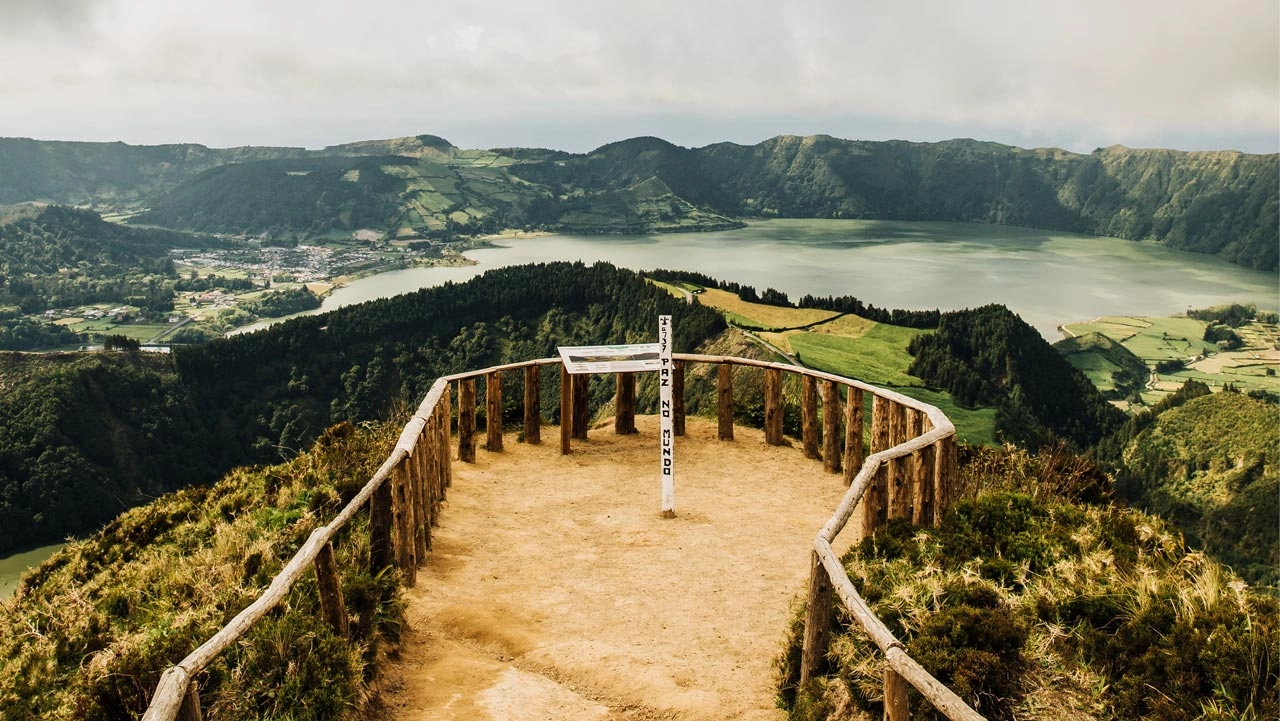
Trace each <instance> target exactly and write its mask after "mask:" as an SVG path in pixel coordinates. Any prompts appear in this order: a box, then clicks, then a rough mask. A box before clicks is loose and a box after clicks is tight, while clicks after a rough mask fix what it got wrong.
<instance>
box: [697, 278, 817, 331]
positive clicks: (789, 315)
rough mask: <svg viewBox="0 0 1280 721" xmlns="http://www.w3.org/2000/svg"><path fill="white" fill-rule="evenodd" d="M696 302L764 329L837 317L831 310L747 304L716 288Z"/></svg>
mask: <svg viewBox="0 0 1280 721" xmlns="http://www.w3.org/2000/svg"><path fill="white" fill-rule="evenodd" d="M698 302H699V303H701V304H703V305H706V306H710V307H712V308H718V309H720V310H723V311H728V312H730V313H733V314H735V315H739V316H742V317H743V318H747V319H750V320H752V321H755V322H756V324H758V325H760V326H762V327H766V328H792V327H795V326H800V325H807V324H809V323H815V322H817V321H820V320H825V319H827V318H834V317H835V316H837V315H839V313H836V312H835V311H832V310H819V309H817V308H782V307H779V306H774V305H764V304H761V303H748V302H746V301H744V300H740V299H739V298H738V296H737V294H736V293H730V292H729V291H727V290H719V289H717V288H707V289H706V292H704V293H701V294H699V295H698Z"/></svg>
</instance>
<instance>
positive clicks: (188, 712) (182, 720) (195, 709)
mask: <svg viewBox="0 0 1280 721" xmlns="http://www.w3.org/2000/svg"><path fill="white" fill-rule="evenodd" d="M174 721H204V714H203V713H202V712H201V711H200V689H198V688H196V682H195V681H192V682H191V684H190V685H189V686H187V693H186V695H185V696H183V697H182V705H181V706H179V707H178V715H177V717H176V718H175V720H174Z"/></svg>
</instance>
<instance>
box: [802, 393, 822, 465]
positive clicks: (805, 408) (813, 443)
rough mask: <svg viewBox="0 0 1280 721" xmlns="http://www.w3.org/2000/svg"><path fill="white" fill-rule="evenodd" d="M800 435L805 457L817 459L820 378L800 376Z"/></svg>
mask: <svg viewBox="0 0 1280 721" xmlns="http://www.w3.org/2000/svg"><path fill="white" fill-rule="evenodd" d="M800 389H801V392H800V437H801V440H802V445H803V446H804V457H805V458H814V459H817V458H819V457H820V455H819V453H818V379H817V378H814V377H813V376H811V375H802V376H800Z"/></svg>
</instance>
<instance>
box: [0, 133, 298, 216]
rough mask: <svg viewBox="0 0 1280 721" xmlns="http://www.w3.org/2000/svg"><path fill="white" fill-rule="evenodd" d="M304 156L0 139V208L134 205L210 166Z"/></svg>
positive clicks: (262, 150)
mask: <svg viewBox="0 0 1280 721" xmlns="http://www.w3.org/2000/svg"><path fill="white" fill-rule="evenodd" d="M306 154H307V151H306V150H304V149H303V148H265V147H263V148H258V147H253V148H249V147H246V148H223V149H215V148H206V147H205V146H203V145H195V144H182V145H126V144H124V143H76V142H66V141H58V140H32V139H30V138H0V205H4V204H11V203H25V202H29V201H39V202H47V203H58V204H63V205H71V204H77V205H78V204H103V205H107V206H110V207H113V208H129V207H136V206H138V205H141V204H144V202H145V201H146V200H147V199H149V198H151V197H153V196H155V195H158V194H159V193H162V192H164V191H167V190H169V189H170V188H172V187H173V186H174V185H176V184H178V183H180V182H182V181H183V180H186V179H188V178H191V177H194V176H195V175H197V174H198V173H201V172H203V171H205V170H208V169H210V168H215V167H218V166H220V165H226V164H227V163H243V162H250V161H254V160H269V159H273V158H287V157H301V156H303V155H306Z"/></svg>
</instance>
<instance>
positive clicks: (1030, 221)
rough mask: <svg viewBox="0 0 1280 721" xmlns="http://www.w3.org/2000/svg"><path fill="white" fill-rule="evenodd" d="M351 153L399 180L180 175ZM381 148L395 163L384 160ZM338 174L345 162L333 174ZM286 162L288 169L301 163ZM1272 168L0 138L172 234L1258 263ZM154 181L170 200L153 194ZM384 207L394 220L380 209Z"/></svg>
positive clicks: (1030, 153)
mask: <svg viewBox="0 0 1280 721" xmlns="http://www.w3.org/2000/svg"><path fill="white" fill-rule="evenodd" d="M361 156H365V157H370V158H383V160H379V161H377V163H378V165H379V167H381V168H382V169H383V171H384V172H387V170H388V168H395V169H396V170H393V171H391V174H392V175H394V176H396V177H397V178H398V179H399V180H400V181H401V182H402V186H401V187H395V188H391V187H388V188H387V189H385V190H371V191H370V192H367V193H366V192H364V191H362V190H360V187H359V186H361V184H362V183H363V182H364V181H361V180H360V179H359V178H358V177H357V178H353V177H348V176H345V175H344V178H345V180H347V181H350V182H352V183H354V184H355V187H345V186H340V185H336V184H335V183H336V181H334V180H333V178H332V177H330V176H325V177H323V178H321V177H320V176H317V177H316V178H312V179H310V180H306V179H303V180H282V179H281V178H280V176H279V174H278V173H274V174H273V173H267V172H265V171H264V172H263V173H256V172H255V171H251V170H246V171H243V174H238V175H231V176H228V175H213V176H210V177H206V178H202V179H200V180H199V182H198V183H197V184H196V185H187V186H183V185H182V184H183V183H184V182H187V181H193V179H195V178H196V176H197V174H198V173H200V172H202V171H207V170H209V169H210V168H213V167H215V166H220V165H224V164H226V163H233V162H234V163H244V164H253V163H255V162H262V161H270V160H280V159H282V158H291V159H296V160H310V161H316V160H317V159H321V158H335V157H336V158H345V159H346V160H345V161H344V162H348V163H350V162H351V159H352V158H356V157H361ZM392 157H398V158H402V159H408V160H409V161H410V163H409V164H403V163H401V162H400V161H393V160H388V159H386V158H392ZM275 167H277V168H278V166H275ZM352 169H353V168H352V166H350V165H348V166H347V172H349V171H350V170H352ZM286 172H288V171H286ZM293 172H295V173H297V175H295V176H294V177H304V174H305V173H306V172H309V171H307V168H306V167H300V168H298V169H296V170H294V171H293ZM397 173H401V174H403V176H400V175H396V174H397ZM373 175H374V176H375V178H376V177H377V175H378V174H377V173H374V174H373ZM1277 176H1280V155H1250V154H1245V153H1239V152H1234V151H1212V152H1182V151H1175V150H1133V149H1129V148H1123V147H1119V146H1114V147H1110V148H1100V149H1098V150H1095V151H1094V152H1093V153H1090V154H1088V155H1084V154H1079V153H1070V152H1067V151H1064V150H1058V149H1053V148H1048V149H1046V148H1037V149H1030V150H1028V149H1023V148H1016V147H1013V146H1008V145H1001V144H999V143H990V142H979V141H974V140H948V141H943V142H938V143H911V142H906V141H885V142H872V141H855V140H841V139H838V138H832V137H830V136H825V135H816V136H809V137H796V136H778V137H775V138H771V139H769V140H766V141H764V142H761V143H758V144H756V145H750V146H748V145H737V144H734V143H718V144H714V145H709V146H706V147H703V148H692V149H691V148H682V147H679V146H676V145H673V144H671V143H668V142H666V141H664V140H661V139H659V138H633V139H630V140H623V141H619V142H616V143H610V144H608V145H604V146H601V147H600V148H597V149H596V150H593V151H591V152H589V153H583V154H572V153H564V152H559V151H553V150H543V149H520V148H504V149H501V150H497V151H494V150H462V149H459V148H456V147H454V146H452V145H451V144H449V143H448V141H446V140H444V139H442V138H437V137H435V136H429V135H422V136H416V137H411V138H398V139H390V140H376V141H364V142H357V143H349V144H346V145H339V146H332V147H330V148H326V149H325V150H322V151H303V150H298V149H289V148H241V149H230V150H211V149H208V148H204V147H202V146H155V147H137V146H126V145H123V144H76V143H57V142H53V141H31V140H23V139H0V202H22V201H27V200H51V201H55V202H63V203H66V202H96V203H104V204H109V205H113V206H122V205H123V206H137V205H139V204H140V203H142V202H143V201H149V203H150V204H151V205H152V206H153V208H154V209H155V214H153V215H152V216H150V217H151V218H152V220H155V221H160V220H163V222H165V223H167V224H170V225H172V226H173V227H181V228H205V229H215V228H222V229H231V228H246V227H273V228H276V229H277V230H285V231H289V232H305V233H318V232H322V227H321V226H322V225H323V224H324V223H325V222H326V221H330V222H337V223H339V227H347V226H350V225H352V224H355V223H357V221H356V220H355V218H359V219H360V221H359V222H366V221H367V222H370V223H375V222H376V223H380V224H378V225H376V226H375V227H377V228H380V229H396V230H399V229H401V228H408V229H412V232H416V233H420V234H421V233H424V232H426V231H431V230H437V231H440V230H442V229H445V230H458V232H463V233H474V232H487V231H488V230H489V229H491V228H493V229H497V228H502V227H513V228H526V229H532V228H543V229H551V230H565V231H571V232H651V231H655V230H697V229H709V228H719V227H727V225H726V224H731V223H732V222H733V221H732V220H729V219H740V218H760V217H764V218H767V217H779V216H782V217H800V218H878V219H909V220H945V221H971V222H981V223H995V224H1006V225H1020V226H1028V227H1037V228H1046V229H1054V230H1065V231H1073V232H1082V233H1094V234H1101V235H1112V236H1117V237H1120V238H1129V239H1152V240H1155V241H1157V242H1160V243H1162V244H1164V245H1167V246H1169V247H1172V248H1179V249H1184V250H1190V251H1195V252H1201V253H1211V254H1216V255H1219V256H1221V257H1223V258H1224V259H1226V260H1229V261H1231V262H1233V263H1237V264H1239V265H1243V266H1246V267H1250V268H1258V269H1263V270H1276V269H1277V268H1280V198H1278V197H1277V193H1276V188H1275V182H1274V181H1275V178H1276V177H1277ZM246 178H248V179H251V180H252V182H253V186H254V188H255V189H256V191H257V192H260V193H262V194H265V195H266V196H267V197H272V198H277V199H280V198H284V199H289V198H291V197H293V196H294V195H297V194H300V193H303V192H307V193H310V195H309V196H306V197H310V198H311V199H312V200H315V201H317V208H316V210H315V212H313V213H311V214H309V215H299V214H298V211H300V210H303V209H304V208H303V205H304V204H303V203H302V202H301V198H300V197H299V198H298V199H297V202H296V203H295V202H286V203H285V204H284V206H283V207H282V208H281V213H280V217H279V218H272V217H271V215H270V210H271V208H270V206H269V205H262V204H260V203H255V202H254V201H253V199H252V198H251V197H248V195H247V194H244V193H241V192H239V191H238V190H236V189H235V188H225V187H220V183H222V182H225V183H236V182H243V181H244V180H245V179H246ZM650 179H656V180H657V181H659V182H660V183H661V184H662V185H664V186H665V187H666V188H667V189H669V191H670V193H671V196H672V198H671V200H670V201H664V202H663V203H661V204H660V206H661V207H656V206H655V207H654V208H652V209H651V210H646V209H645V203H647V202H648V201H649V200H651V199H650V198H648V197H635V196H634V191H632V190H630V189H633V188H635V187H637V186H641V185H643V184H645V183H647V182H649V181H650ZM321 180H323V182H318V181H321ZM170 191H172V192H173V193H174V196H173V197H171V198H167V197H164V194H165V193H167V192H170ZM628 193H632V195H628ZM663 195H665V193H664V194H663ZM232 201H234V202H237V203H247V204H249V205H252V206H255V207H260V211H261V212H266V213H267V215H266V216H264V217H262V218H259V219H257V220H255V221H254V222H253V223H246V222H244V219H243V218H238V216H240V215H243V212H242V211H240V210H237V209H235V208H231V207H228V205H227V204H228V202H232ZM392 201H394V202H392ZM387 202H390V203H391V204H392V205H396V206H397V207H398V208H399V212H398V213H392V212H390V209H389V208H388V207H385V206H384V203H387ZM397 204H398V205H397ZM334 210H336V211H337V212H338V213H339V214H341V213H343V212H346V213H348V214H349V215H350V216H351V217H349V218H345V219H341V220H338V221H333V220H332V218H331V217H330V216H325V215H324V212H331V211H334ZM233 219H235V220H233ZM450 222H452V223H453V224H454V225H453V226H450V225H449V223H450ZM393 223H394V224H393ZM455 226H456V227H455ZM228 232H233V231H230V230H229V231H228Z"/></svg>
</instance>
